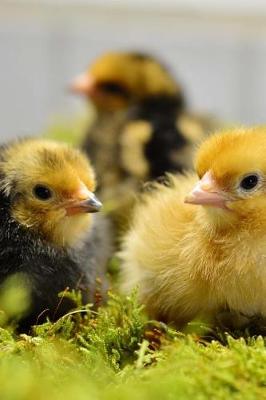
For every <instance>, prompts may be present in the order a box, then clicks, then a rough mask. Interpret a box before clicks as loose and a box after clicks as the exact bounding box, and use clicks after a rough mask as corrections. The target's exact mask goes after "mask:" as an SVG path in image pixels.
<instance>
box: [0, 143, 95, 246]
mask: <svg viewBox="0 0 266 400" xmlns="http://www.w3.org/2000/svg"><path fill="white" fill-rule="evenodd" d="M0 169H1V172H2V175H3V178H2V183H1V185H2V187H1V189H2V192H3V193H4V195H5V196H6V197H7V198H8V199H9V201H10V214H11V216H12V217H13V218H14V219H15V220H16V221H17V222H19V223H20V224H22V225H23V226H25V227H26V228H28V229H31V230H33V231H35V232H38V234H40V235H42V236H43V237H44V238H45V239H47V240H49V241H52V242H54V243H56V244H58V245H71V244H72V243H74V242H75V241H76V240H78V239H80V238H82V236H83V235H84V234H85V232H87V231H88V229H89V226H90V223H91V214H90V213H91V212H96V211H98V210H99V209H100V207H101V203H100V202H99V201H98V200H97V198H96V197H95V195H94V194H93V191H94V190H95V176H94V172H93V169H92V167H91V165H90V163H89V161H88V160H87V158H86V157H85V156H84V155H83V154H82V153H80V152H79V151H78V150H75V149H72V148H70V147H68V146H67V145H63V144H59V143H56V142H53V141H49V140H24V141H21V142H16V143H15V144H12V145H10V146H7V148H6V149H5V150H4V153H3V159H2V161H1V163H0Z"/></svg>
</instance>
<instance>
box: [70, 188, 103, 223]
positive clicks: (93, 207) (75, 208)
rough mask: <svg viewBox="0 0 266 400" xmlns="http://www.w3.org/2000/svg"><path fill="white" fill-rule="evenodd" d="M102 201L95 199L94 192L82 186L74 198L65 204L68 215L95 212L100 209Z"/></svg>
mask: <svg viewBox="0 0 266 400" xmlns="http://www.w3.org/2000/svg"><path fill="white" fill-rule="evenodd" d="M101 207H102V203H101V202H100V201H99V200H98V199H97V197H96V196H95V194H94V193H92V192H90V191H89V190H88V189H87V188H84V187H82V188H81V190H80V191H79V192H78V195H77V198H76V200H73V201H71V202H69V204H67V205H66V206H65V209H66V214H67V215H68V216H71V215H75V214H81V213H95V212H98V211H100V209H101Z"/></svg>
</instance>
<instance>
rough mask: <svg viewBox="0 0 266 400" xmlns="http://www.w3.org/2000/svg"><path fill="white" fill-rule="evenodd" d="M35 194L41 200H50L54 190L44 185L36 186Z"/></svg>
mask: <svg viewBox="0 0 266 400" xmlns="http://www.w3.org/2000/svg"><path fill="white" fill-rule="evenodd" d="M33 194H34V196H35V197H36V198H37V199H40V200H49V199H50V198H51V197H52V191H51V190H50V189H49V188H48V187H47V186H44V185H36V186H34V188H33Z"/></svg>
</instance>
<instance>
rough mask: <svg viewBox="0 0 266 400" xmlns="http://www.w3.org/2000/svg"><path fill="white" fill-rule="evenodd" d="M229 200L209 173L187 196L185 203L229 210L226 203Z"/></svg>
mask: <svg viewBox="0 0 266 400" xmlns="http://www.w3.org/2000/svg"><path fill="white" fill-rule="evenodd" d="M229 200H230V198H229V197H228V195H227V194H226V193H224V192H223V191H222V190H221V189H220V188H219V187H218V185H217V184H216V182H215V180H214V179H213V177H212V175H211V173H210V172H209V171H208V172H206V174H205V175H204V176H203V177H202V179H201V180H200V181H199V182H198V183H197V184H196V185H195V186H194V188H193V190H192V191H191V192H190V193H189V194H188V195H187V196H186V198H185V203H188V204H199V205H203V206H211V207H217V208H223V209H227V206H226V202H227V201H229Z"/></svg>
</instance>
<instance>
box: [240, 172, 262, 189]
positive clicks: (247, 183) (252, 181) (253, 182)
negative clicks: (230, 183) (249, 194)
mask: <svg viewBox="0 0 266 400" xmlns="http://www.w3.org/2000/svg"><path fill="white" fill-rule="evenodd" d="M258 183H259V177H258V175H255V174H251V175H248V176H246V177H245V178H243V179H242V181H241V182H240V187H241V189H244V190H247V191H248V190H252V189H254V188H255V187H256V186H257V185H258Z"/></svg>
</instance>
